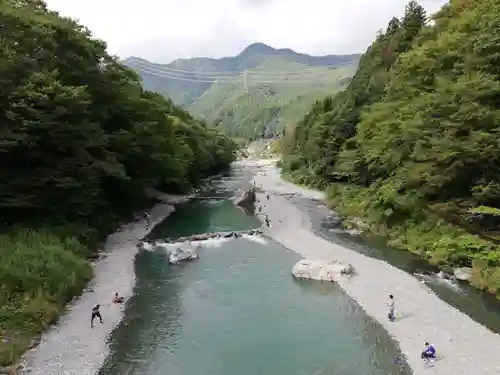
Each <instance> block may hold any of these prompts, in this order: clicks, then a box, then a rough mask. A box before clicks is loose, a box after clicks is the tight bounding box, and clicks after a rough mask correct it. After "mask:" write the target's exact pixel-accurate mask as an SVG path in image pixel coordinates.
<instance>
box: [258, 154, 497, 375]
mask: <svg viewBox="0 0 500 375" xmlns="http://www.w3.org/2000/svg"><path fill="white" fill-rule="evenodd" d="M252 163H253V164H259V163H256V162H255V161H254V162H252ZM269 164H270V163H269V162H268V161H266V162H263V163H260V165H261V166H264V167H263V170H265V172H264V173H262V172H261V173H259V174H257V176H256V177H255V183H256V185H257V186H259V187H262V189H263V190H265V191H267V192H269V193H270V195H271V197H270V200H266V199H265V197H263V196H260V197H259V199H260V200H261V202H263V203H264V204H266V205H267V207H265V208H264V209H263V212H264V214H267V215H269V218H270V219H271V223H272V228H270V229H267V230H266V234H268V235H269V236H270V237H271V238H273V239H274V240H276V241H277V242H280V243H281V244H283V245H284V246H286V247H287V248H289V249H290V250H293V251H295V252H297V253H299V254H300V255H302V256H303V257H305V258H311V259H327V260H330V259H335V260H339V261H341V262H345V263H351V264H352V265H353V266H354V267H355V269H356V272H357V275H356V276H354V277H352V278H351V279H349V280H345V281H342V282H341V286H342V288H343V289H344V290H345V291H346V292H347V293H348V294H349V295H350V296H351V297H352V298H354V299H355V300H356V301H357V302H358V303H359V304H360V305H361V306H362V307H363V309H364V310H365V311H366V312H367V313H368V314H369V315H370V316H372V317H373V318H375V319H376V320H378V321H379V322H380V323H381V324H382V325H383V326H384V328H385V329H386V330H387V331H388V332H389V334H390V335H391V336H393V337H394V338H395V339H396V340H397V341H398V342H399V344H400V347H401V350H402V351H403V353H405V356H406V358H407V361H408V363H409V365H410V366H411V367H412V369H413V372H414V374H415V375H424V374H425V375H429V374H432V375H498V374H500V335H498V334H495V333H493V332H491V331H489V330H488V329H486V328H485V327H483V326H481V325H480V324H478V323H476V322H474V321H473V320H472V319H471V318H469V317H468V316H466V315H465V314H463V313H461V312H460V311H458V310H456V309H455V308H453V307H451V306H450V305H448V304H447V303H446V302H444V301H442V300H441V299H439V298H438V297H437V296H435V295H434V294H433V293H432V291H431V290H430V289H429V288H428V287H427V286H425V284H422V283H420V282H419V281H418V280H417V279H416V278H414V277H413V276H411V275H409V274H407V273H405V272H404V271H401V270H399V269H397V268H395V267H393V266H391V265H389V264H388V263H386V262H383V261H380V260H376V259H372V258H368V257H366V256H364V255H361V254H359V253H357V252H355V251H353V250H349V249H347V248H344V247H342V246H339V245H336V244H333V243H331V242H328V241H326V240H324V239H322V238H320V237H317V236H315V235H314V234H313V233H311V232H310V230H309V229H310V221H309V219H308V217H307V215H306V214H305V213H303V212H302V211H300V210H299V209H298V208H297V207H296V206H294V205H293V204H292V203H291V202H290V201H289V200H287V199H286V197H283V196H280V194H293V193H294V194H297V195H299V196H303V197H306V198H313V199H322V198H323V193H321V192H318V191H313V190H309V189H304V188H301V187H298V186H296V185H293V184H291V183H289V182H287V181H284V180H282V179H281V177H280V175H279V172H278V170H277V169H276V168H275V167H273V166H269ZM266 165H267V167H265V166H266ZM279 220H282V222H281V223H280V222H279ZM389 294H394V296H395V299H396V314H397V320H396V321H395V322H389V321H388V319H387V313H388V308H387V305H386V304H385V303H386V302H387V300H388V296H389ZM425 341H429V342H431V343H432V344H433V345H434V346H435V347H436V350H437V352H438V359H437V360H436V362H435V364H434V366H433V367H429V366H428V365H425V364H424V363H423V362H422V361H421V359H420V353H421V351H422V349H423V344H424V342H425Z"/></svg>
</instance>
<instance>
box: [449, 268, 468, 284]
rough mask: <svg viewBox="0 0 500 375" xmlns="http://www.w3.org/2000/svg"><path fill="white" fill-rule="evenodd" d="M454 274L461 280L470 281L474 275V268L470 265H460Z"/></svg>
mask: <svg viewBox="0 0 500 375" xmlns="http://www.w3.org/2000/svg"><path fill="white" fill-rule="evenodd" d="M453 275H455V278H456V279H457V280H460V281H469V279H470V278H471V276H472V268H470V267H459V268H455V269H454V270H453Z"/></svg>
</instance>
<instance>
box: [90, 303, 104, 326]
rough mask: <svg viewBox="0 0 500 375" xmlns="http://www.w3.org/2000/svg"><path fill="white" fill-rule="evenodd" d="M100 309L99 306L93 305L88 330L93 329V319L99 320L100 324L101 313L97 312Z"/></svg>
mask: <svg viewBox="0 0 500 375" xmlns="http://www.w3.org/2000/svg"><path fill="white" fill-rule="evenodd" d="M100 307H101V305H95V306H94V307H93V308H92V317H91V318H90V328H94V319H95V318H99V321H100V322H101V324H102V316H101V312H100V311H99V308H100Z"/></svg>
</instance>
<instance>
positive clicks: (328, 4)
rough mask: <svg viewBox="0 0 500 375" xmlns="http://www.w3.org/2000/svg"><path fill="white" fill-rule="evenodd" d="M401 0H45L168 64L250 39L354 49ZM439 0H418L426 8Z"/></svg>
mask: <svg viewBox="0 0 500 375" xmlns="http://www.w3.org/2000/svg"><path fill="white" fill-rule="evenodd" d="M408 1H409V0H85V1H82V0H46V3H47V5H48V7H49V8H50V9H52V10H56V11H59V13H60V14H61V15H64V16H68V17H71V18H75V19H78V20H79V22H80V23H82V24H84V25H86V26H87V27H88V28H89V29H90V30H91V31H92V33H93V35H94V36H95V37H96V38H99V39H102V40H104V41H106V42H107V43H108V51H109V52H110V53H111V54H113V55H118V56H119V57H122V58H125V57H129V56H138V57H142V58H144V59H147V60H150V61H153V62H158V63H169V62H171V61H173V60H175V59H177V58H190V57H205V56H206V57H224V56H235V55H237V54H238V53H239V52H241V51H242V50H243V49H244V48H245V47H246V46H248V45H249V44H251V43H254V42H262V43H266V44H268V45H270V46H272V47H275V48H291V49H293V50H295V51H297V52H301V53H308V54H311V55H326V54H349V53H361V52H364V50H365V49H366V48H367V47H368V45H369V44H370V43H371V42H372V41H373V39H374V37H375V35H376V33H377V31H378V30H379V29H385V27H386V26H387V23H388V22H389V20H390V19H391V18H392V17H394V16H398V17H399V16H401V15H402V14H403V12H404V8H405V5H406V4H407V3H408ZM447 2H448V1H446V0H420V1H419V3H420V4H421V5H422V6H424V8H425V9H426V10H427V12H428V14H432V13H434V12H435V11H436V10H438V9H439V8H440V7H441V6H442V5H443V4H445V3H447Z"/></svg>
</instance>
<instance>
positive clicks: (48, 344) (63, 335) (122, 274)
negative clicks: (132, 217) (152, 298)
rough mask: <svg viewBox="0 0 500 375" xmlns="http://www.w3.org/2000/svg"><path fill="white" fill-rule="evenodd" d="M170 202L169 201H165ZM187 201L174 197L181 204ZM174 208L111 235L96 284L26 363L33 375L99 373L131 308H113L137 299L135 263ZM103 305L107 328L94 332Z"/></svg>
mask: <svg viewBox="0 0 500 375" xmlns="http://www.w3.org/2000/svg"><path fill="white" fill-rule="evenodd" d="M165 197H166V196H165ZM185 199H186V198H185V197H176V196H168V202H169V203H171V204H177V203H181V202H183V201H185ZM171 204H158V205H156V206H155V207H153V209H152V210H151V211H150V213H151V224H152V225H151V226H150V227H149V228H148V227H147V226H146V222H145V220H140V221H136V222H133V223H129V224H126V225H124V226H122V227H121V228H120V229H119V230H118V231H117V232H116V233H114V234H112V235H110V236H109V237H108V238H107V240H106V243H105V246H104V254H105V256H104V257H103V258H102V259H100V260H99V261H97V262H96V263H95V264H94V275H95V277H94V279H93V280H92V281H91V283H90V285H89V286H88V287H87V290H86V291H85V292H84V293H83V294H82V296H81V297H80V298H78V299H77V300H75V301H74V302H72V303H70V304H69V306H68V307H67V312H66V313H65V314H64V315H63V316H62V317H61V319H60V320H59V323H58V324H57V325H55V326H53V327H52V328H51V329H50V330H49V331H47V332H46V333H45V334H44V335H43V337H42V341H41V342H40V344H39V345H38V346H37V347H35V348H33V349H32V350H30V351H28V352H27V353H26V354H25V355H24V357H23V360H22V361H21V365H22V366H23V368H24V370H23V371H21V372H20V373H21V374H23V373H26V374H32V375H93V374H97V372H98V370H99V368H100V367H101V366H102V364H103V362H104V360H105V359H106V357H107V355H108V346H107V337H108V335H109V334H110V333H111V332H112V331H113V329H114V327H115V326H116V325H117V324H118V323H119V322H120V320H121V319H122V317H123V309H124V305H125V304H118V305H117V304H113V303H112V302H111V299H112V297H113V295H114V292H118V293H119V294H120V295H122V296H124V297H125V298H128V297H130V296H131V295H132V294H133V288H134V285H135V271H134V258H135V256H136V254H137V251H138V249H137V246H136V244H137V242H138V241H139V240H140V239H141V238H143V237H144V236H146V235H147V234H148V233H149V232H150V231H151V229H152V228H153V227H154V226H155V225H156V224H158V223H160V222H161V221H163V220H164V219H165V218H166V217H167V216H169V215H170V214H171V213H172V212H173V211H174V206H173V205H171ZM98 303H99V304H100V305H101V314H102V317H103V320H104V322H103V324H99V321H98V319H96V320H95V321H94V324H95V326H94V328H93V329H91V328H90V313H91V310H92V307H93V306H95V305H96V304H98Z"/></svg>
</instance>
